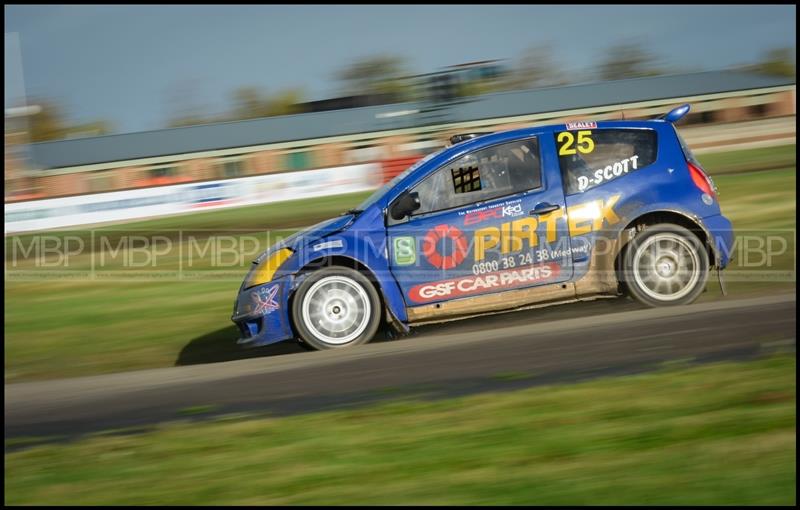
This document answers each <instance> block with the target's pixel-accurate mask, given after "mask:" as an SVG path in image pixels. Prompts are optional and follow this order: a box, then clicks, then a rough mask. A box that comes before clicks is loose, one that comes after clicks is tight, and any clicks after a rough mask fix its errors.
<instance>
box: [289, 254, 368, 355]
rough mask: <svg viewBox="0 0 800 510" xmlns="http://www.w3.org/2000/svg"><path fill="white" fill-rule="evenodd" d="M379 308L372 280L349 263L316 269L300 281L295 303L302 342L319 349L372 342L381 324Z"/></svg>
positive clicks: (297, 325) (295, 315)
mask: <svg viewBox="0 0 800 510" xmlns="http://www.w3.org/2000/svg"><path fill="white" fill-rule="evenodd" d="M380 311H381V303H380V297H379V296H378V292H377V290H375V287H374V286H373V285H372V283H370V281H369V280H368V279H367V278H366V277H365V276H364V275H363V274H361V273H359V272H358V271H355V270H353V269H349V268H346V267H326V268H324V269H319V270H317V271H314V272H313V273H311V275H310V276H309V277H308V278H306V279H305V280H304V281H303V283H301V284H300V287H299V288H298V289H297V292H296V293H295V297H294V300H293V303H292V319H293V320H294V325H295V328H296V329H297V334H298V335H299V336H300V340H301V342H302V343H304V344H305V345H306V346H308V347H311V348H313V349H318V350H323V349H336V348H339V347H347V346H351V345H358V344H364V343H367V342H369V341H370V340H371V339H372V337H373V336H375V333H376V331H377V330H378V326H379V325H380V317H381V314H380Z"/></svg>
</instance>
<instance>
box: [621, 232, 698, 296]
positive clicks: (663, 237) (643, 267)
mask: <svg viewBox="0 0 800 510" xmlns="http://www.w3.org/2000/svg"><path fill="white" fill-rule="evenodd" d="M708 268H709V263H708V254H707V252H706V250H705V247H704V246H703V243H702V241H701V240H700V239H699V238H698V237H697V236H696V235H694V234H693V233H692V232H691V231H689V230H687V229H685V228H684V227H681V226H679V225H673V224H658V225H651V226H648V227H646V228H645V229H644V230H643V231H642V232H641V233H639V234H638V235H636V237H634V238H633V240H632V241H631V242H630V243H628V245H626V247H625V250H624V252H623V257H622V261H621V273H622V274H621V275H620V279H621V280H622V282H623V284H624V286H625V287H626V288H627V290H628V293H629V294H630V295H631V296H632V297H634V298H635V299H636V300H638V301H640V302H641V303H644V304H645V305H648V306H664V305H683V304H689V303H692V302H693V301H694V300H695V299H697V297H698V296H699V295H700V294H701V293H702V292H703V290H704V289H705V286H706V278H707V276H708Z"/></svg>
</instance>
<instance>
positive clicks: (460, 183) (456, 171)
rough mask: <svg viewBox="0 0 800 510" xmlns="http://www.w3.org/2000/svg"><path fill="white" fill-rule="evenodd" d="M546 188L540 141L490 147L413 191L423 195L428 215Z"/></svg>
mask: <svg viewBox="0 0 800 510" xmlns="http://www.w3.org/2000/svg"><path fill="white" fill-rule="evenodd" d="M541 184H542V169H541V161H540V159H539V143H538V140H537V139H536V138H527V139H525V140H517V141H514V142H509V143H504V144H500V145H495V146H492V147H488V148H486V149H483V150H479V151H476V152H472V153H469V154H467V155H465V156H463V157H461V158H459V159H458V160H456V161H454V162H452V163H450V164H448V165H445V166H443V167H441V168H439V169H438V170H436V171H435V172H434V173H433V174H431V175H430V176H428V177H427V178H425V180H424V181H422V182H421V183H419V184H418V185H417V186H416V187H415V188H414V189H413V190H412V191H416V192H417V193H419V201H420V206H421V207H420V208H419V209H418V210H417V211H416V212H415V213H414V215H420V214H426V213H430V212H434V211H441V210H444V209H451V208H453V207H460V206H463V205H467V204H474V203H477V202H482V201H484V200H491V199H494V198H498V197H503V196H507V195H511V194H514V193H519V192H522V191H528V190H531V189H536V188H538V187H540V186H541Z"/></svg>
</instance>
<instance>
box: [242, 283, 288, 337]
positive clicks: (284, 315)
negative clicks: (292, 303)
mask: <svg viewBox="0 0 800 510" xmlns="http://www.w3.org/2000/svg"><path fill="white" fill-rule="evenodd" d="M290 289H291V282H290V281H289V278H288V277H287V278H280V279H278V280H275V281H272V282H269V283H266V284H264V285H258V286H256V287H252V288H250V289H247V290H243V291H241V292H240V293H239V295H238V296H237V297H236V303H235V304H234V310H233V315H232V316H231V320H232V321H233V322H234V324H236V326H237V328H239V339H238V340H237V341H236V343H237V344H239V345H243V346H246V347H260V346H264V345H269V344H274V343H276V342H281V341H283V340H288V339H290V338H294V332H293V331H292V327H291V323H290V321H289V303H288V302H289V290H290Z"/></svg>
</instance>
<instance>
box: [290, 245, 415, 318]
mask: <svg viewBox="0 0 800 510" xmlns="http://www.w3.org/2000/svg"><path fill="white" fill-rule="evenodd" d="M333 266H339V267H346V268H348V269H354V270H356V271H358V272H359V273H361V274H362V275H364V276H365V277H366V278H367V280H368V281H369V282H370V283H371V284H372V286H373V287H374V288H375V290H376V292H377V293H378V298H379V299H380V305H381V309H382V310H383V313H382V314H381V324H382V325H385V324H386V323H389V324H391V325H392V326H393V327H395V329H399V330H401V331H406V330H407V327H405V325H404V324H403V323H402V322H401V321H400V320H399V314H398V311H397V310H395V309H393V308H394V307H393V306H392V302H391V301H392V300H391V299H390V297H389V296H387V293H386V289H384V284H383V282H382V281H381V279H380V278H378V276H377V275H376V274H375V272H374V271H373V270H372V269H370V268H369V267H368V266H367V265H366V264H364V263H363V262H362V261H360V260H358V259H356V258H354V257H350V256H347V255H338V254H337V255H332V254H326V255H322V256H320V257H317V258H316V259H314V260H312V261H310V262H308V263H306V264H305V265H304V266H302V267H301V268H300V269H298V270H297V271H296V273H295V284H294V285H292V289H291V291H290V294H289V298H288V307H289V309H290V310H291V309H292V307H293V306H294V297H295V294H296V292H297V289H298V288H299V286H300V283H301V282H302V281H303V279H304V276H305V275H307V274H310V273H311V272H313V271H314V270H316V269H321V268H324V267H333ZM404 311H405V310H403V312H404ZM403 317H404V315H403ZM290 321H291V326H292V329H293V330H294V331H295V332H296V331H297V330H296V326H295V325H294V321H293V319H292V318H291V314H290Z"/></svg>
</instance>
